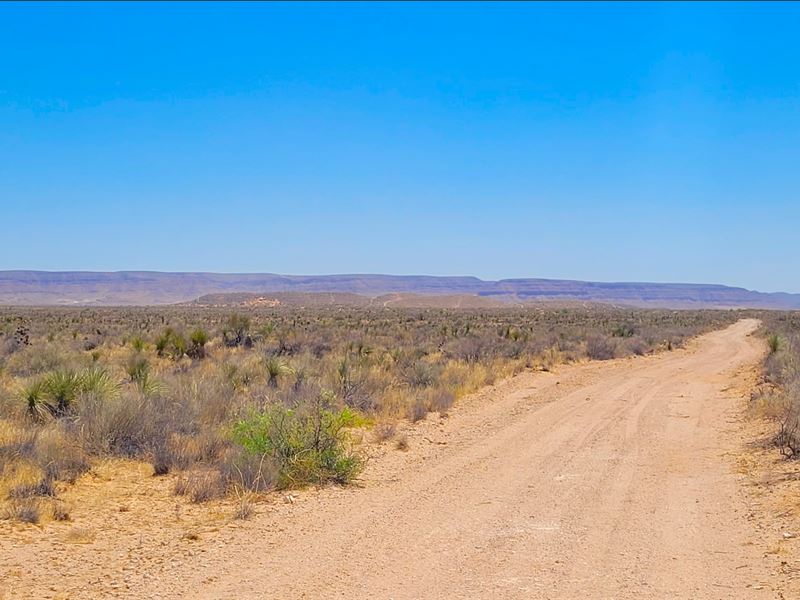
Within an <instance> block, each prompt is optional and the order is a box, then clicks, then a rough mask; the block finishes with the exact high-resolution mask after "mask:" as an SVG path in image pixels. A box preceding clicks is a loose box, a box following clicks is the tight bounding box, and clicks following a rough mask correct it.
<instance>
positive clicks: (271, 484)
mask: <svg viewBox="0 0 800 600" xmlns="http://www.w3.org/2000/svg"><path fill="white" fill-rule="evenodd" d="M218 468H219V471H220V475H221V477H222V479H223V481H225V483H226V485H227V486H228V487H229V488H234V489H238V490H243V491H250V492H266V491H269V490H272V489H274V488H275V487H276V486H277V485H278V481H279V476H280V473H279V471H280V466H279V464H278V463H277V461H276V460H275V459H274V458H273V457H272V456H268V455H267V454H257V453H255V452H250V451H247V450H245V449H243V448H242V447H233V448H229V449H228V450H227V452H226V454H225V455H224V457H223V458H222V460H221V461H220V462H219V463H218Z"/></svg>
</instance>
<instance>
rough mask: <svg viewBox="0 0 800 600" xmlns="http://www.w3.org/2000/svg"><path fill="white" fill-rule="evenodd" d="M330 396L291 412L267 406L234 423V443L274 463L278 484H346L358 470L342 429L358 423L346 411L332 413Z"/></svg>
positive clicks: (358, 462)
mask: <svg viewBox="0 0 800 600" xmlns="http://www.w3.org/2000/svg"><path fill="white" fill-rule="evenodd" d="M330 404H331V398H330V396H327V397H321V398H319V399H318V400H317V402H314V403H313V405H312V406H309V407H305V408H304V409H299V410H292V409H286V408H284V407H282V406H271V407H268V408H267V409H266V410H264V411H262V412H260V413H254V414H252V415H250V416H249V417H247V418H246V419H242V420H240V421H238V422H237V423H236V424H235V426H234V428H233V432H232V439H233V441H234V443H236V444H237V445H239V446H241V447H242V448H243V449H244V450H245V451H247V452H248V453H250V454H253V455H256V456H266V457H269V458H271V459H272V460H274V461H275V462H276V464H277V465H278V486H279V487H281V488H286V487H296V486H302V485H307V484H322V483H328V482H333V483H348V482H349V481H351V480H352V479H353V478H354V477H355V476H356V475H357V474H358V472H359V471H360V470H361V466H362V460H361V458H360V457H359V456H358V455H357V454H356V453H355V452H354V451H353V450H352V449H351V448H350V443H349V438H348V435H347V431H346V429H347V428H348V427H352V426H353V425H355V424H356V423H357V422H358V416H357V415H356V414H355V413H354V412H353V411H352V410H350V409H349V408H346V407H345V408H342V409H338V410H337V409H334V408H332V407H331V406H330Z"/></svg>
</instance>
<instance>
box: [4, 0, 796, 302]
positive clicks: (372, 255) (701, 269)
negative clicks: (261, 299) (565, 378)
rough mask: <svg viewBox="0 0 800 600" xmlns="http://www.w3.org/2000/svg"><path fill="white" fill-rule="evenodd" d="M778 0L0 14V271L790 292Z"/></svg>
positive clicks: (788, 100) (787, 32)
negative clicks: (595, 283) (436, 277)
mask: <svg viewBox="0 0 800 600" xmlns="http://www.w3.org/2000/svg"><path fill="white" fill-rule="evenodd" d="M798 31H800V5H797V4H795V5H791V4H771V5H763V4H762V5H756V4H729V5H724V4H706V5H697V4H679V5H670V4H653V5H643V4H638V5H630V4H610V5H608V4H607V5H602V4H586V5H580V4H552V5H545V4H529V5H522V4H506V5H497V4H491V5H490V4H464V5H457V4H433V5H426V4H409V5H391V4H374V5H365V4H352V5H342V4H340V5H335V4H324V5H322V4H319V5H309V4H304V5H292V4H274V5H264V4H261V5H255V4H240V5H214V4H197V5H192V4H174V5H169V4H145V5H132V4H129V5H125V4H108V5H101V4H93V3H89V4H82V5H69V4H67V5H46V4H31V5H20V4H1V5H0V209H2V211H1V212H0V218H2V229H1V230H0V232H1V233H0V269H53V270H62V269H89V270H122V269H153V270H208V271H234V272H244V271H269V272H278V273H297V274H318V273H319V274H321V273H342V272H351V273H352V272H380V273H414V274H419V273H427V274H473V275H477V276H480V277H483V278H502V277H524V276H532V277H559V278H561V277H563V278H575V279H589V280H606V281H608V280H611V281H625V280H636V281H687V282H716V283H727V284H734V285H742V286H745V287H749V288H755V289H760V290H765V291H773V290H784V291H794V292H800V243H798V237H799V234H800V192H799V191H798V190H800V35H798Z"/></svg>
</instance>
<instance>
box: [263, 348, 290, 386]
mask: <svg viewBox="0 0 800 600" xmlns="http://www.w3.org/2000/svg"><path fill="white" fill-rule="evenodd" d="M264 369H265V370H266V372H267V383H268V384H269V385H270V386H271V387H278V379H279V378H280V377H283V376H284V375H289V374H290V373H291V372H292V369H291V368H290V367H289V365H287V364H286V363H285V362H284V361H282V360H280V359H279V358H275V357H274V356H271V357H269V358H268V359H267V360H265V361H264Z"/></svg>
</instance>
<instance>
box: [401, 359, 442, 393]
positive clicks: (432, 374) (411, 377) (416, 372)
mask: <svg viewBox="0 0 800 600" xmlns="http://www.w3.org/2000/svg"><path fill="white" fill-rule="evenodd" d="M440 375H441V368H440V367H438V365H433V364H431V363H429V362H427V361H423V360H418V361H415V362H414V363H412V364H411V365H410V366H408V367H407V368H406V369H405V370H404V372H403V374H402V378H403V380H404V381H405V382H406V383H407V384H408V385H410V386H412V387H417V388H423V387H429V386H432V385H433V384H435V383H436V382H437V381H438V380H439V377H440Z"/></svg>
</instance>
